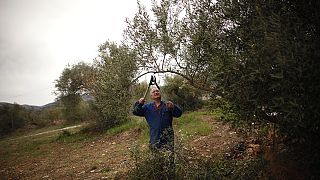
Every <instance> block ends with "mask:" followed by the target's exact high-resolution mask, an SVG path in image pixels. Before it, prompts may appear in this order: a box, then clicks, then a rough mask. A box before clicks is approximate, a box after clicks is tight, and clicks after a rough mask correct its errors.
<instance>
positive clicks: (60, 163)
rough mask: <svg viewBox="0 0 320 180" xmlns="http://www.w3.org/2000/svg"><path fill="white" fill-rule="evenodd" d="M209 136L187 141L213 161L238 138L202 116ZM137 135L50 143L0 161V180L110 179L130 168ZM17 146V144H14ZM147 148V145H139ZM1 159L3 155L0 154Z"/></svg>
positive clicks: (125, 133) (227, 127)
mask: <svg viewBox="0 0 320 180" xmlns="http://www.w3.org/2000/svg"><path fill="white" fill-rule="evenodd" d="M202 119H203V120H204V121H208V122H210V124H211V125H212V129H213V133H212V134H209V135H208V136H196V137H194V138H193V139H191V140H189V141H188V146H190V147H191V148H192V149H193V150H194V151H195V152H197V153H198V155H201V156H203V157H208V158H209V157H214V156H217V155H219V154H220V155H221V154H222V153H225V152H228V151H230V150H231V149H232V147H234V146H235V144H237V143H239V141H240V140H241V138H240V137H239V135H238V134H237V133H236V132H235V131H233V130H232V129H231V128H230V127H229V126H228V125H227V124H223V123H221V122H218V121H215V120H214V119H212V117H210V116H202ZM139 133H140V131H139V130H137V129H133V130H130V131H126V132H123V133H120V134H118V135H114V136H110V135H109V136H107V135H100V136H97V137H95V138H92V139H90V140H86V141H82V142H81V143H79V142H78V143H62V142H57V141H53V142H50V143H45V144H41V145H39V146H38V147H37V148H36V149H35V150H34V151H36V152H37V155H19V154H17V155H16V156H15V157H11V158H4V157H1V160H0V162H1V165H0V179H114V178H115V177H120V178H121V177H123V176H122V175H124V174H126V172H127V171H128V170H129V169H130V168H131V167H132V159H131V156H130V149H131V148H132V147H133V146H134V145H135V144H137V139H138V136H139ZM17 145H18V144H17ZM140 146H142V148H146V147H147V142H145V143H144V144H140ZM1 154H2V155H4V153H1Z"/></svg>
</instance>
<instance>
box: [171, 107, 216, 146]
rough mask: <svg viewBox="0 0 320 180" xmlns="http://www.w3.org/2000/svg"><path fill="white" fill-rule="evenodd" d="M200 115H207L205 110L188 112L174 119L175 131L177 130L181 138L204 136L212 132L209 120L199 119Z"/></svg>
mask: <svg viewBox="0 0 320 180" xmlns="http://www.w3.org/2000/svg"><path fill="white" fill-rule="evenodd" d="M201 115H208V113H207V112H190V113H187V114H184V115H182V116H181V117H180V118H179V119H175V120H174V126H175V131H178V132H179V133H180V134H181V136H182V138H183V139H185V140H189V139H190V138H192V137H194V136H206V135H209V134H210V133H212V128H211V125H210V124H209V122H206V121H204V120H202V119H201V117H200V116H201Z"/></svg>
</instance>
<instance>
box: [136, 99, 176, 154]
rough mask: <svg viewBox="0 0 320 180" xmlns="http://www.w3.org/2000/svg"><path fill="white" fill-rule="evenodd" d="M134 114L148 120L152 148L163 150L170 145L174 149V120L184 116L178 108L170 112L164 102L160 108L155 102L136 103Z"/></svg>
mask: <svg viewBox="0 0 320 180" xmlns="http://www.w3.org/2000/svg"><path fill="white" fill-rule="evenodd" d="M133 114H134V115H136V116H141V117H145V119H146V120H147V123H148V125H149V131H150V141H149V143H150V145H151V146H152V147H156V148H161V147H162V146H164V145H169V146H170V148H173V141H174V132H173V128H172V119H173V117H180V116H181V114H182V111H181V109H180V108H179V107H178V106H176V105H174V108H173V109H172V110H169V109H168V108H167V106H166V104H165V102H164V101H161V104H160V106H159V107H158V108H157V107H156V104H155V102H150V103H148V104H145V105H143V104H140V103H139V102H136V103H135V104H134V108H133Z"/></svg>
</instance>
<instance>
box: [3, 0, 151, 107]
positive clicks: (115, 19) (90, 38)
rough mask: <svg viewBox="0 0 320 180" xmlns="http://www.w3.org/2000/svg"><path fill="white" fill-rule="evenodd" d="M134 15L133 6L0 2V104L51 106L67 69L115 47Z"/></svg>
mask: <svg viewBox="0 0 320 180" xmlns="http://www.w3.org/2000/svg"><path fill="white" fill-rule="evenodd" d="M141 2H142V4H145V3H144V2H147V0H145V1H141ZM136 10H137V5H136V0H0V27H1V28H0V78H1V81H0V102H9V103H14V102H16V103H18V104H30V105H44V104H47V103H50V102H53V101H54V99H55V96H54V94H53V93H52V92H53V91H54V81H55V80H56V79H58V78H59V76H60V74H61V72H62V70H63V69H64V68H65V67H66V65H67V64H70V65H71V64H75V63H77V62H79V61H85V62H92V61H93V58H94V57H96V56H97V54H98V53H97V50H98V45H99V44H101V43H103V42H105V41H106V40H111V41H116V42H120V40H122V33H123V30H124V28H125V27H126V24H125V22H124V20H125V18H126V17H129V18H130V19H132V17H133V16H134V14H135V12H136Z"/></svg>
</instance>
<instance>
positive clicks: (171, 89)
mask: <svg viewBox="0 0 320 180" xmlns="http://www.w3.org/2000/svg"><path fill="white" fill-rule="evenodd" d="M162 92H163V95H164V99H167V100H171V101H173V102H174V103H176V104H177V105H179V106H180V107H181V108H182V109H183V110H184V111H191V110H196V109H199V108H201V107H202V105H203V101H202V95H203V94H204V93H203V92H202V91H201V90H199V89H196V88H195V87H193V86H191V85H190V84H189V82H188V81H187V80H186V79H184V78H183V77H180V76H177V75H175V76H172V77H170V76H167V77H166V78H165V85H164V86H163V91H162Z"/></svg>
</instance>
